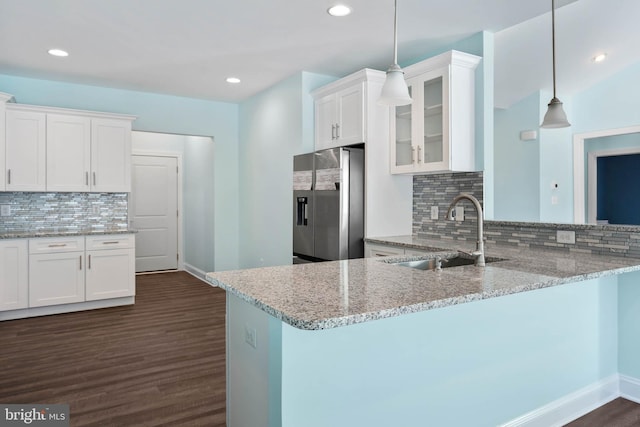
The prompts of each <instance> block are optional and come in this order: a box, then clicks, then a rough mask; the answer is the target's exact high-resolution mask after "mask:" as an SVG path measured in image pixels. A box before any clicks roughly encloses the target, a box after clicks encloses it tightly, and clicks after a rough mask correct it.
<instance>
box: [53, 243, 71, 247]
mask: <svg viewBox="0 0 640 427" xmlns="http://www.w3.org/2000/svg"><path fill="white" fill-rule="evenodd" d="M65 246H67V244H66V243H52V244H50V245H49V247H50V248H64V247H65Z"/></svg>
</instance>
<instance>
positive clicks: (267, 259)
mask: <svg viewBox="0 0 640 427" xmlns="http://www.w3.org/2000/svg"><path fill="white" fill-rule="evenodd" d="M333 79H334V78H333V77H328V76H322V75H317V74H311V73H306V72H302V73H298V74H296V75H294V76H292V77H290V78H288V79H287V80H284V81H282V82H280V83H278V84H276V85H275V86H273V87H271V88H269V89H267V90H266V91H264V92H262V93H260V94H258V95H255V96H253V97H251V98H250V99H248V100H247V101H244V102H243V103H242V104H240V117H239V120H240V123H241V127H240V158H239V165H240V166H239V177H240V187H239V192H240V267H241V268H250V267H256V266H271V265H284V264H291V260H292V253H293V248H292V240H293V237H292V218H293V211H292V209H293V205H292V203H293V201H292V186H293V156H294V155H296V154H302V153H310V152H312V151H313V149H314V143H313V139H314V129H313V119H314V113H313V98H312V97H311V95H310V91H311V90H312V89H314V88H316V87H318V86H322V85H323V84H326V83H327V82H329V81H331V80H333Z"/></svg>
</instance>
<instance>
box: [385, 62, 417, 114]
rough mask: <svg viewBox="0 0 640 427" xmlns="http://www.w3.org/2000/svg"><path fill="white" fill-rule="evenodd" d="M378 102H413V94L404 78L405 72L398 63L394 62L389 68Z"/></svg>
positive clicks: (386, 103)
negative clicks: (411, 94)
mask: <svg viewBox="0 0 640 427" xmlns="http://www.w3.org/2000/svg"><path fill="white" fill-rule="evenodd" d="M378 102H379V103H380V104H383V105H391V106H400V105H407V104H411V96H410V95H409V88H408V87H407V82H406V81H405V80H404V72H403V71H402V69H401V68H400V67H399V66H398V64H393V65H392V66H391V67H389V69H388V70H387V77H386V79H385V81H384V85H383V86H382V92H381V93H380V98H379V99H378Z"/></svg>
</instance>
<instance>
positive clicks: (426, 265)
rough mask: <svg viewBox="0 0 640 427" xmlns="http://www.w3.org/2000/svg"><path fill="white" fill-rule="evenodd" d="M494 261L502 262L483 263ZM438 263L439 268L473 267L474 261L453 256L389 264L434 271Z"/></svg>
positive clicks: (497, 259)
mask: <svg viewBox="0 0 640 427" xmlns="http://www.w3.org/2000/svg"><path fill="white" fill-rule="evenodd" d="M496 261H504V260H503V259H502V258H486V259H485V262H486V263H487V264H488V263H491V262H496ZM438 262H440V268H451V267H460V266H462V265H473V264H475V260H474V259H473V258H468V257H463V256H454V257H449V258H428V259H418V260H413V261H401V262H392V263H390V264H393V265H399V266H401V267H410V268H416V269H418V270H436V267H437V265H438Z"/></svg>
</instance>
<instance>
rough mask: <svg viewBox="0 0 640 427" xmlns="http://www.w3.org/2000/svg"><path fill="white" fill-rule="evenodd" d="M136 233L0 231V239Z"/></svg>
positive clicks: (63, 230) (114, 230)
mask: <svg viewBox="0 0 640 427" xmlns="http://www.w3.org/2000/svg"><path fill="white" fill-rule="evenodd" d="M130 233H136V230H133V229H130V228H129V229H123V228H117V229H57V230H56V229H44V230H28V231H25V230H3V231H0V239H29V238H35V237H75V236H100V235H103V234H130Z"/></svg>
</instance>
